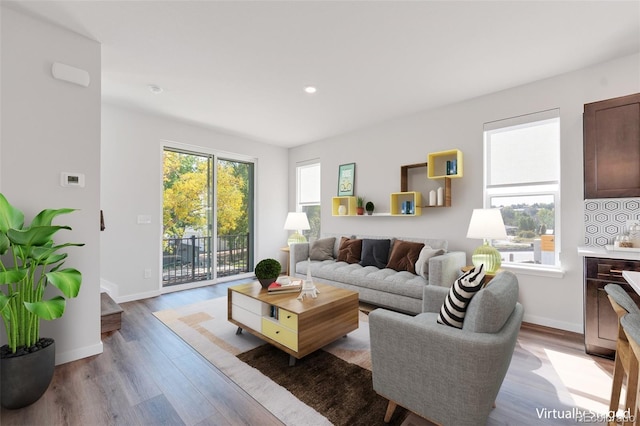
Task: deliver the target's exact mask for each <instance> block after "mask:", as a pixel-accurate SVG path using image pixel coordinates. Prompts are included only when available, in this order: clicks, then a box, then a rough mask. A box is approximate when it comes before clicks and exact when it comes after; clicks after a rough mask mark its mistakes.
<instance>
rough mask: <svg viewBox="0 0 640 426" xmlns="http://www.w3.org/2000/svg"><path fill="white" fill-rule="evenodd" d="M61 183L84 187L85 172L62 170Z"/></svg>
mask: <svg viewBox="0 0 640 426" xmlns="http://www.w3.org/2000/svg"><path fill="white" fill-rule="evenodd" d="M60 185H62V186H75V187H78V188H84V174H82V173H66V172H62V173H61V174H60Z"/></svg>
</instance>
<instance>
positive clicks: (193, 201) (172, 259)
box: [162, 148, 253, 286]
mask: <svg viewBox="0 0 640 426" xmlns="http://www.w3.org/2000/svg"><path fill="white" fill-rule="evenodd" d="M163 154H164V155H163V240H162V270H163V271H162V272H163V273H162V284H163V286H172V285H177V284H188V283H194V282H199V281H207V280H215V279H216V278H218V277H230V276H234V275H238V274H242V273H246V272H249V271H250V268H251V266H252V265H253V214H252V212H253V163H251V162H240V161H235V160H228V159H218V158H216V156H215V155H213V154H207V153H197V152H189V151H185V150H179V149H175V148H165V150H164V153H163Z"/></svg>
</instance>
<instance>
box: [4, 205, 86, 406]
mask: <svg viewBox="0 0 640 426" xmlns="http://www.w3.org/2000/svg"><path fill="white" fill-rule="evenodd" d="M73 211H74V209H57V210H53V209H45V210H42V211H41V212H40V213H38V215H36V217H35V218H34V219H33V220H32V221H31V224H30V225H29V226H25V224H24V214H23V213H22V211H20V210H19V209H17V208H16V207H14V206H12V205H11V204H10V203H9V202H8V201H7V199H6V198H5V197H4V195H3V194H0V316H1V317H2V320H3V323H4V326H5V330H6V333H7V344H6V345H4V346H2V347H1V348H0V377H2V381H1V389H0V391H1V394H0V402H1V405H2V406H3V407H5V408H10V409H14V408H21V407H25V406H27V405H30V404H32V403H33V402H35V401H37V400H38V399H39V398H40V397H41V396H42V395H43V394H44V392H45V391H46V390H47V388H48V387H49V384H50V383H51V379H52V378H53V370H54V367H55V342H54V340H53V339H50V338H41V337H40V321H41V320H54V319H56V318H60V317H61V316H62V315H63V314H64V310H65V305H66V300H65V298H74V297H76V296H77V295H78V292H79V291H80V285H81V283H82V274H81V273H80V272H79V271H78V270H76V269H73V268H66V269H62V265H63V264H64V261H65V259H66V258H67V254H66V253H60V250H61V249H63V248H65V247H69V246H82V245H84V244H79V243H63V244H60V243H54V242H53V236H54V235H55V234H56V233H57V232H58V231H60V230H62V229H68V230H70V229H71V228H70V227H69V226H59V225H52V224H51V222H52V220H53V219H54V218H55V217H56V216H58V215H61V214H66V213H71V212H73ZM50 285H51V286H53V287H55V288H57V289H58V290H59V291H60V293H62V295H57V296H54V297H51V298H49V299H45V297H49V295H47V294H45V293H49V291H45V290H46V289H47V288H48V287H49V286H50Z"/></svg>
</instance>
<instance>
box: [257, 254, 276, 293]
mask: <svg viewBox="0 0 640 426" xmlns="http://www.w3.org/2000/svg"><path fill="white" fill-rule="evenodd" d="M280 272H282V265H280V262H278V261H277V260H275V259H262V260H261V261H260V262H258V264H257V265H256V269H255V270H254V273H255V274H256V278H257V279H258V281H260V284H261V285H262V288H267V287H269V284H271V283H273V282H275V281H276V280H277V279H278V276H279V275H280Z"/></svg>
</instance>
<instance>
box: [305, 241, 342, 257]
mask: <svg viewBox="0 0 640 426" xmlns="http://www.w3.org/2000/svg"><path fill="white" fill-rule="evenodd" d="M335 243H336V238H335V237H331V238H323V239H321V240H316V241H314V242H313V243H311V251H310V252H309V258H310V259H311V260H331V259H333V246H334V244H335Z"/></svg>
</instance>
